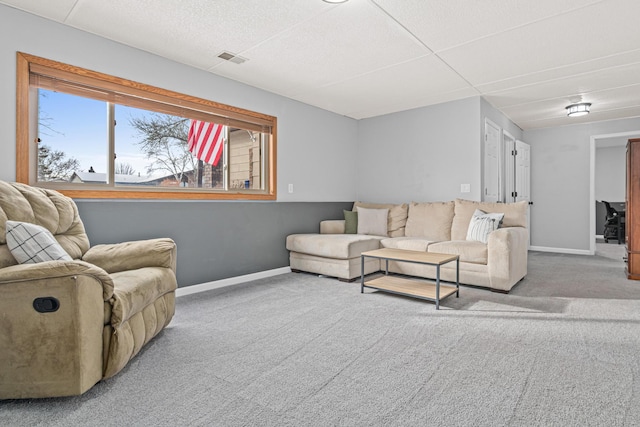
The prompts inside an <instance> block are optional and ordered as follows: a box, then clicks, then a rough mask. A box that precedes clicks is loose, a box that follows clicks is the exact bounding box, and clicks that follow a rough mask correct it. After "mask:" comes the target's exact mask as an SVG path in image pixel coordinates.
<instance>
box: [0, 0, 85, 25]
mask: <svg viewBox="0 0 640 427" xmlns="http://www.w3.org/2000/svg"><path fill="white" fill-rule="evenodd" d="M77 1H78V0H56V1H43V0H2V2H0V3H3V4H6V5H9V6H13V7H15V8H16V9H20V10H24V11H26V12H30V13H33V14H34V15H39V16H42V17H45V18H48V19H52V20H54V21H58V22H64V20H65V18H66V17H67V15H68V14H69V12H70V11H71V9H72V8H73V5H74V4H76V3H77Z"/></svg>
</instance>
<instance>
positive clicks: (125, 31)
mask: <svg viewBox="0 0 640 427" xmlns="http://www.w3.org/2000/svg"><path fill="white" fill-rule="evenodd" d="M0 3H4V4H6V5H9V6H13V7H16V8H18V9H21V10H25V11H27V12H31V13H33V14H36V15H39V16H42V17H45V18H48V19H51V20H54V21H57V22H60V23H63V24H65V25H69V26H71V27H75V28H79V29H81V30H84V31H88V32H90V33H94V34H97V35H100V36H103V37H106V38H108V39H112V40H115V41H118V42H121V43H124V44H126V45H130V46H133V47H136V48H139V49H142V50H145V51H148V52H152V53H154V54H157V55H160V56H163V57H166V58H169V59H172V60H175V61H178V62H182V63H185V64H188V65H191V66H194V67H197V68H201V69H203V70H207V71H209V72H211V73H214V74H218V75H221V76H225V77H228V78H230V79H233V80H237V81H240V82H244V83H247V84H249V85H252V86H255V87H259V88H262V89H265V90H268V91H271V92H274V93H277V94H281V95H284V96H287V97H290V98H293V99H296V100H299V101H302V102H305V103H307V104H311V105H315V106H318V107H320V108H324V109H327V110H330V111H333V112H336V113H338V114H342V115H345V116H348V117H353V118H356V119H360V118H366V117H372V116H377V115H381V114H386V113H392V112H396V111H402V110H407V109H410V108H416V107H421V106H426V105H431V104H436V103H440V102H446V101H451V100H456V99H461V98H466V97H469V96H478V95H481V96H483V97H484V98H485V99H486V100H487V101H488V102H489V103H491V104H492V105H493V106H494V107H496V108H497V109H499V110H500V111H502V112H503V113H504V114H505V115H506V116H508V117H509V118H510V119H511V120H512V121H513V122H515V123H516V124H517V125H518V126H520V127H521V128H522V129H532V128H540V127H549V126H559V125H564V124H572V123H584V122H590V121H599V120H610V119H618V118H626V117H638V116H640V29H639V28H638V24H637V17H638V16H640V1H638V0H535V1H530V0H529V1H525V0H515V1H514V0H483V1H478V0H350V1H348V2H347V3H342V4H329V3H325V2H323V1H321V0H270V1H265V0H242V1H240V0H216V1H213V0H181V1H175V0H174V1H171V0H109V1H104V0H48V1H42V0H0ZM223 51H228V52H232V53H234V54H237V55H240V56H242V57H243V58H246V59H247V61H246V62H244V63H242V64H236V63H232V62H228V61H224V60H222V59H220V58H218V55H219V54H220V53H222V52H223ZM203 52H208V53H209V54H203ZM580 101H584V102H591V103H592V104H593V105H592V108H591V111H592V112H591V114H589V115H588V116H585V117H581V118H568V117H566V114H565V107H566V106H567V105H569V104H571V103H574V102H580Z"/></svg>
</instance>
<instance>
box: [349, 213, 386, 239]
mask: <svg viewBox="0 0 640 427" xmlns="http://www.w3.org/2000/svg"><path fill="white" fill-rule="evenodd" d="M356 209H357V210H358V234H370V235H373V236H384V237H387V218H388V216H389V209H366V208H363V207H362V206H358V207H357V208H356Z"/></svg>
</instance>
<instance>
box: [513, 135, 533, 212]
mask: <svg viewBox="0 0 640 427" xmlns="http://www.w3.org/2000/svg"><path fill="white" fill-rule="evenodd" d="M515 184H516V194H515V201H516V202H519V201H520V200H526V201H530V200H531V146H530V145H529V144H526V143H524V142H522V141H516V183H515Z"/></svg>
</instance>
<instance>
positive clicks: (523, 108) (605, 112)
mask: <svg viewBox="0 0 640 427" xmlns="http://www.w3.org/2000/svg"><path fill="white" fill-rule="evenodd" d="M586 101H587V102H590V103H591V104H592V105H591V113H590V114H588V115H587V116H583V117H578V118H576V117H567V113H566V110H565V107H566V106H567V105H569V102H568V101H567V100H566V99H564V98H554V99H545V100H540V101H536V102H530V103H528V104H521V105H514V106H511V107H505V108H502V109H501V111H503V112H504V113H505V114H506V115H507V116H508V117H509V118H510V119H511V120H513V121H514V122H516V123H518V124H519V126H520V127H522V128H523V129H527V128H531V127H545V126H547V123H549V122H553V123H555V124H554V126H559V125H568V124H575V123H581V122H589V121H597V120H611V119H614V118H621V117H633V115H634V114H635V113H634V111H635V109H636V108H640V84H636V85H632V86H626V87H623V88H616V89H607V90H602V91H598V92H593V93H592V94H591V95H590V98H589V99H588V100H586ZM628 114H631V115H628ZM578 120H580V121H578Z"/></svg>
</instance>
